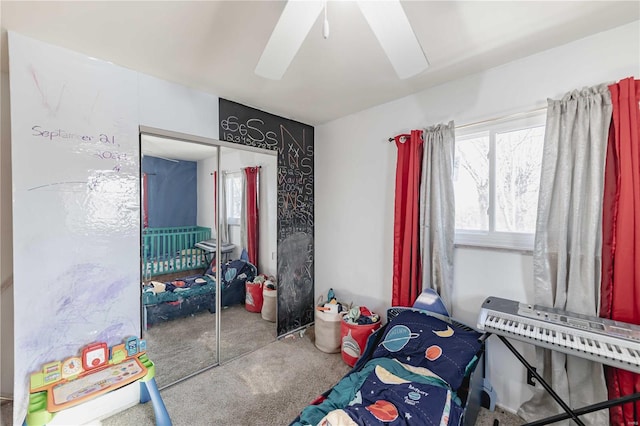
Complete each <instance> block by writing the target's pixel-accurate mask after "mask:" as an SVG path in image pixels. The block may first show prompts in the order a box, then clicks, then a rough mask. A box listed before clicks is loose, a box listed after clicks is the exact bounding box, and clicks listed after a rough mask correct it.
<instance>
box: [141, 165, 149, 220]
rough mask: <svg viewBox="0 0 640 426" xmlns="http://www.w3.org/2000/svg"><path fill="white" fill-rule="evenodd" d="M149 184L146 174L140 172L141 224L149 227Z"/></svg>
mask: <svg viewBox="0 0 640 426" xmlns="http://www.w3.org/2000/svg"><path fill="white" fill-rule="evenodd" d="M148 185H149V184H148V183H147V174H146V173H143V174H142V226H143V227H144V228H148V227H149V186H148Z"/></svg>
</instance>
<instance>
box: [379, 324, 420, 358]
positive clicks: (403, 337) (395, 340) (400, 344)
mask: <svg viewBox="0 0 640 426" xmlns="http://www.w3.org/2000/svg"><path fill="white" fill-rule="evenodd" d="M419 336H420V334H419V333H412V332H411V330H410V329H409V327H407V326H406V325H396V326H394V327H393V328H392V329H391V330H389V332H388V333H387V335H386V336H385V338H384V340H383V341H382V346H384V347H385V349H386V350H388V351H389V352H398V351H400V350H402V348H404V347H405V346H407V343H409V340H411V339H415V338H417V337H419Z"/></svg>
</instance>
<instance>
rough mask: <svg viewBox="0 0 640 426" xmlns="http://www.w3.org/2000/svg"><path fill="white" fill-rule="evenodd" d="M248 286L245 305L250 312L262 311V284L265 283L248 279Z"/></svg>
mask: <svg viewBox="0 0 640 426" xmlns="http://www.w3.org/2000/svg"><path fill="white" fill-rule="evenodd" d="M245 285H246V287H247V296H246V298H245V301H244V307H245V309H246V310H247V311H249V312H257V313H260V312H262V303H263V300H264V298H263V295H262V286H263V283H252V282H249V281H247V283H246V284H245Z"/></svg>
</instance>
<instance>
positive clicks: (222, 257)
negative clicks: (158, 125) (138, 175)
mask: <svg viewBox="0 0 640 426" xmlns="http://www.w3.org/2000/svg"><path fill="white" fill-rule="evenodd" d="M141 153H142V160H141V165H142V179H141V186H142V188H141V189H142V191H141V193H142V200H141V204H142V222H143V227H142V228H143V231H142V243H141V258H142V324H143V331H142V333H143V337H145V338H146V339H147V341H148V352H149V353H150V357H152V359H153V360H154V362H155V363H156V379H157V382H158V385H159V387H160V388H163V387H166V386H168V385H170V384H172V383H175V382H178V381H180V380H183V379H184V378H186V377H190V376H191V375H193V374H197V373H198V372H201V371H203V370H206V369H208V368H210V367H212V366H215V365H218V364H219V363H222V362H226V361H228V360H231V359H234V358H236V357H239V356H241V355H243V354H246V353H248V352H251V351H253V350H255V349H258V348H259V347H261V346H264V345H266V344H268V343H270V342H272V341H273V340H275V337H276V326H275V322H271V321H266V320H264V319H262V316H261V311H258V312H256V311H255V309H254V308H255V306H253V301H254V298H252V297H251V296H252V294H253V293H254V292H253V291H252V292H250V293H249V298H247V288H251V289H252V290H255V288H256V287H253V285H254V282H255V286H260V289H261V290H262V284H261V283H263V282H264V281H267V279H268V278H271V279H272V280H274V281H275V277H276V276H277V275H276V265H277V263H276V258H275V253H276V252H277V250H276V246H277V240H276V238H277V237H276V192H277V186H276V172H277V164H276V163H277V161H276V156H275V155H272V154H265V153H260V152H253V151H243V150H240V149H237V148H230V147H225V146H218V145H216V144H215V143H201V142H193V141H189V140H182V139H175V138H174V139H172V138H167V137H165V136H162V137H158V136H157V135H150V134H142V135H141ZM245 169H251V170H252V171H254V172H255V173H254V174H255V179H254V181H253V182H252V183H251V182H250V183H249V184H248V185H247V179H246V178H245V177H244V176H243V174H245V175H246V170H245ZM247 200H254V201H255V202H254V203H251V202H247ZM247 206H249V207H247ZM218 222H219V223H218ZM218 246H219V247H218ZM247 283H249V284H247ZM218 295H220V297H218ZM247 299H249V300H250V301H251V302H252V303H250V304H247V303H246V301H247ZM273 321H275V317H274V318H273Z"/></svg>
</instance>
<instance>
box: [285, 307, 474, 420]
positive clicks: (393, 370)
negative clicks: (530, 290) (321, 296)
mask: <svg viewBox="0 0 640 426" xmlns="http://www.w3.org/2000/svg"><path fill="white" fill-rule="evenodd" d="M387 318H388V321H389V322H388V324H387V325H385V326H384V327H382V328H381V329H379V330H378V331H376V332H375V333H374V334H372V335H371V336H370V337H369V340H368V341H367V346H366V348H365V350H364V352H363V355H362V356H361V357H360V359H359V360H358V362H357V363H356V365H355V366H354V368H353V369H352V370H351V371H350V372H349V373H348V374H347V375H346V376H344V377H343V378H342V380H340V382H338V384H336V385H335V386H334V387H333V388H332V389H330V390H328V391H327V392H325V393H324V394H322V395H321V396H320V397H319V398H318V399H316V400H315V401H314V402H313V403H312V404H311V405H309V406H307V407H306V408H304V409H303V410H302V412H301V414H300V416H298V417H297V418H296V419H295V420H294V421H293V422H292V423H291V425H292V426H300V425H322V426H329V425H334V426H335V425H341V426H351V425H374V424H389V425H416V426H417V425H421V426H423V425H459V424H464V425H473V424H474V423H475V419H476V416H477V413H478V410H479V407H480V400H481V397H482V369H481V368H476V367H477V366H478V365H481V363H482V362H481V359H482V356H483V352H484V339H485V338H486V335H482V334H480V333H478V332H476V331H474V330H473V329H471V328H469V327H467V326H464V325H463V324H460V323H458V322H456V321H453V320H451V319H450V318H447V317H444V316H441V315H438V314H434V313H432V312H428V311H425V310H421V309H415V308H391V309H389V311H388V313H387Z"/></svg>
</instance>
